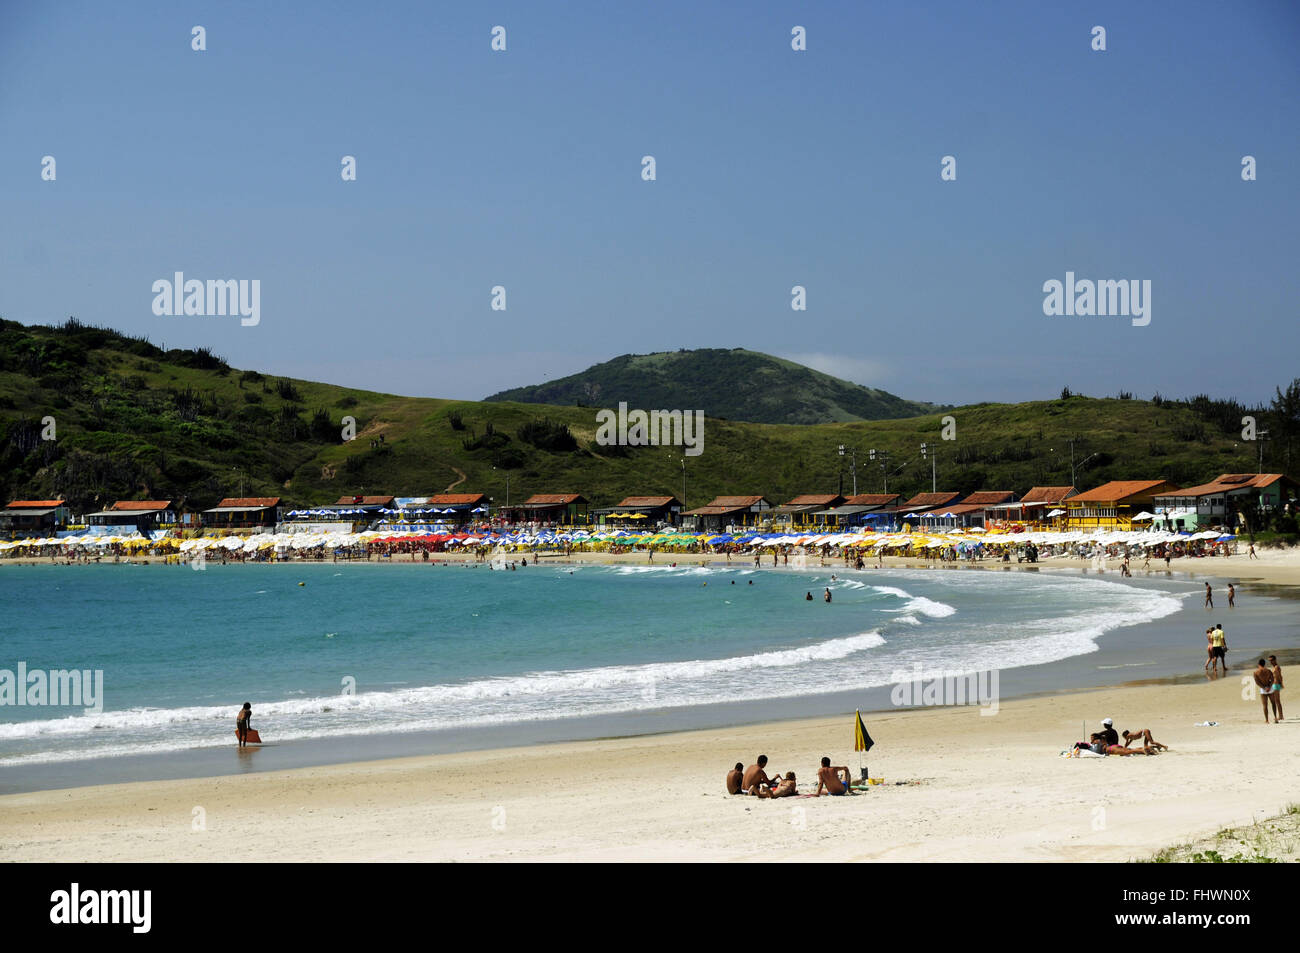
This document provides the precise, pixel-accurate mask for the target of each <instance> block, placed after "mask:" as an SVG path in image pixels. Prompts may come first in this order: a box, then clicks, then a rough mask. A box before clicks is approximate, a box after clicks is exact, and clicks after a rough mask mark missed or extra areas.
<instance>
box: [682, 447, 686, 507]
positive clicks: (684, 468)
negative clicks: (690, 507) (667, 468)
mask: <svg viewBox="0 0 1300 953" xmlns="http://www.w3.org/2000/svg"><path fill="white" fill-rule="evenodd" d="M682 512H683V513H685V512H686V458H685V457H682Z"/></svg>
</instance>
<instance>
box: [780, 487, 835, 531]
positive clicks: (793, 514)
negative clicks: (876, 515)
mask: <svg viewBox="0 0 1300 953" xmlns="http://www.w3.org/2000/svg"><path fill="white" fill-rule="evenodd" d="M843 502H844V497H843V496H840V494H838V493H801V494H800V495H799V496H796V497H795V498H794V499H792V500H790V502H788V503H782V504H781V505H780V506H778V507H776V508H775V509H774V510H772V515H773V516H774V517H776V518H777V520H778V521H781V522H788V523H789V524H790V525H791V526H810V525H812V524H813V523H814V522H816V515H815V514H816V513H817V512H818V511H819V510H827V509H831V508H833V507H836V506H840V505H841V504H842V503H843Z"/></svg>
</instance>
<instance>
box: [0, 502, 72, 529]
mask: <svg viewBox="0 0 1300 953" xmlns="http://www.w3.org/2000/svg"><path fill="white" fill-rule="evenodd" d="M67 525H68V506H67V504H66V503H65V502H64V501H63V500H14V501H13V502H11V503H10V504H9V505H7V506H6V507H5V508H4V510H3V511H0V533H4V534H5V535H6V536H10V537H16V536H53V535H54V534H55V533H56V532H58V531H59V530H61V529H63V528H64V527H66V526H67Z"/></svg>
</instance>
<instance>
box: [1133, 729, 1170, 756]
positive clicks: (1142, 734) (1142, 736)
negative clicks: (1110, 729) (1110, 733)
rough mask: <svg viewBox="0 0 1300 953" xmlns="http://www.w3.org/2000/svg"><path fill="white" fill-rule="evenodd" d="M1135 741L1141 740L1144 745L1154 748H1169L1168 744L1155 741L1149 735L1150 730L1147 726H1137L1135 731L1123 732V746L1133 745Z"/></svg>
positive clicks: (1165, 749)
mask: <svg viewBox="0 0 1300 953" xmlns="http://www.w3.org/2000/svg"><path fill="white" fill-rule="evenodd" d="M1135 741H1141V742H1142V743H1143V746H1144V747H1149V748H1156V749H1157V750H1159V751H1168V750H1169V746H1168V745H1162V744H1161V743H1160V742H1158V741H1156V739H1154V738H1152V737H1151V730H1150V729H1149V728H1139V729H1138V730H1137V731H1126V732H1124V747H1125V748H1131V747H1133V742H1135Z"/></svg>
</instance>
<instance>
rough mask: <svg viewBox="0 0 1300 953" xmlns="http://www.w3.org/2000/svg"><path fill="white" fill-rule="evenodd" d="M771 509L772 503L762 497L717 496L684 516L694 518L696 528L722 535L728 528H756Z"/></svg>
mask: <svg viewBox="0 0 1300 953" xmlns="http://www.w3.org/2000/svg"><path fill="white" fill-rule="evenodd" d="M771 509H772V504H771V502H769V501H768V500H767V499H766V498H764V497H762V496H715V497H714V498H713V499H712V500H711V501H710V502H709V503H708V504H706V505H705V506H698V507H696V508H695V509H693V510H687V511H686V512H685V513H684V514H682V515H683V516H690V517H693V518H694V519H693V522H694V524H695V526H696V527H697V528H698V529H700V530H702V531H704V532H710V533H720V532H722V530H723V528H724V527H727V526H756V525H758V523H759V522H760V521H761V520H762V518H763V516H764V515H765V514H766V513H767V512H768V511H769V510H771Z"/></svg>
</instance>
